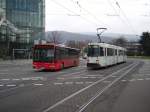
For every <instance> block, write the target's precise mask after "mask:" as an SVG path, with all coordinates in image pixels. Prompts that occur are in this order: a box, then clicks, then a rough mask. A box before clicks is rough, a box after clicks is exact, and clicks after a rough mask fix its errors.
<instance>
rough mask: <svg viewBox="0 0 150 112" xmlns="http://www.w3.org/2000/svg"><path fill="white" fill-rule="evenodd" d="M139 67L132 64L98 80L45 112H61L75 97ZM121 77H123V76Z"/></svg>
mask: <svg viewBox="0 0 150 112" xmlns="http://www.w3.org/2000/svg"><path fill="white" fill-rule="evenodd" d="M137 65H138V64H135V63H133V64H130V65H128V66H126V67H123V68H121V69H120V70H117V71H116V72H113V73H112V74H109V75H107V76H105V77H104V78H102V79H100V80H98V81H96V82H94V83H92V84H90V85H88V86H86V87H85V88H82V89H80V90H78V91H76V92H74V93H73V94H71V95H69V96H68V97H65V98H64V99H62V100H60V101H58V102H56V103H55V104H53V105H51V106H49V107H48V108H46V109H44V110H43V112H50V111H54V112H55V111H56V112H59V109H61V108H62V106H63V105H64V104H65V103H66V102H70V101H71V100H72V99H73V98H74V97H79V96H80V95H82V94H86V93H88V92H86V91H88V90H90V89H91V88H94V87H95V86H97V85H98V84H99V83H102V81H104V80H106V79H108V78H110V77H112V76H113V75H116V74H119V73H120V72H123V71H124V72H125V71H129V72H130V70H131V68H132V69H133V68H134V67H135V66H137ZM128 69H129V70H128ZM121 76H123V75H121ZM114 78H117V77H114ZM119 79H120V78H119ZM119 79H118V78H117V81H118V80H119ZM115 82H116V81H115ZM94 93H95V92H94ZM82 96H83V95H82ZM72 102H73V101H72Z"/></svg>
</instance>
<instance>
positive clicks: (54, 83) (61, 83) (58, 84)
mask: <svg viewBox="0 0 150 112" xmlns="http://www.w3.org/2000/svg"><path fill="white" fill-rule="evenodd" d="M54 85H63V83H57V82H55V83H54Z"/></svg>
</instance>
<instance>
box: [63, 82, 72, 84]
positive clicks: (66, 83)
mask: <svg viewBox="0 0 150 112" xmlns="http://www.w3.org/2000/svg"><path fill="white" fill-rule="evenodd" d="M64 84H73V82H65V83H64Z"/></svg>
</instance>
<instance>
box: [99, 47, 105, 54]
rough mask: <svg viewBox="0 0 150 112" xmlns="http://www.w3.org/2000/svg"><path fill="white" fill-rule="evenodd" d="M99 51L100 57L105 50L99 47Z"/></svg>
mask: <svg viewBox="0 0 150 112" xmlns="http://www.w3.org/2000/svg"><path fill="white" fill-rule="evenodd" d="M99 50H100V51H99V53H100V56H104V50H105V49H104V48H103V47H100V48H99Z"/></svg>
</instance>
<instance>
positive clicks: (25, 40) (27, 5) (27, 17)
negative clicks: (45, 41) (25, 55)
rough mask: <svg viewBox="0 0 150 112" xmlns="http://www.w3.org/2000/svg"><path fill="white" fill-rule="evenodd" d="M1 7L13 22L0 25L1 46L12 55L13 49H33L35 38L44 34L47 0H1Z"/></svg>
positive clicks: (7, 17) (4, 14)
mask: <svg viewBox="0 0 150 112" xmlns="http://www.w3.org/2000/svg"><path fill="white" fill-rule="evenodd" d="M0 9H1V12H2V13H3V16H5V18H6V19H7V20H8V21H9V22H10V23H12V24H13V25H12V26H13V27H12V26H7V25H6V26H3V25H1V26H0V43H1V45H0V47H1V49H4V48H5V51H6V52H7V53H6V54H7V55H12V50H13V49H31V46H32V43H33V41H34V39H36V40H37V39H39V38H42V37H43V36H44V35H43V34H44V32H45V0H0ZM2 13H1V14H2ZM1 16H2V15H0V17H1ZM14 27H15V28H14ZM16 29H17V30H16ZM18 32H19V33H18ZM3 51H4V50H2V51H1V52H3ZM1 52H0V55H1V54H5V53H1Z"/></svg>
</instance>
